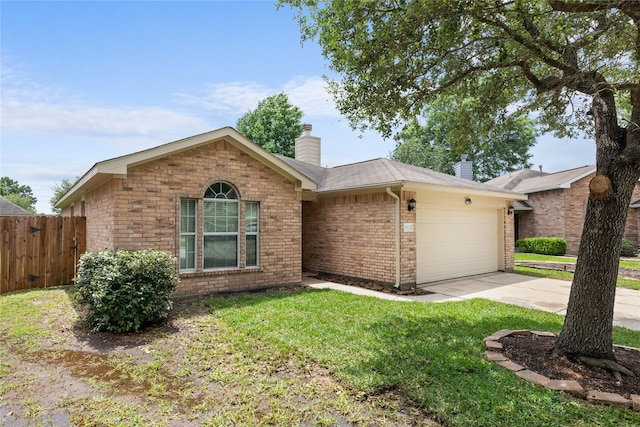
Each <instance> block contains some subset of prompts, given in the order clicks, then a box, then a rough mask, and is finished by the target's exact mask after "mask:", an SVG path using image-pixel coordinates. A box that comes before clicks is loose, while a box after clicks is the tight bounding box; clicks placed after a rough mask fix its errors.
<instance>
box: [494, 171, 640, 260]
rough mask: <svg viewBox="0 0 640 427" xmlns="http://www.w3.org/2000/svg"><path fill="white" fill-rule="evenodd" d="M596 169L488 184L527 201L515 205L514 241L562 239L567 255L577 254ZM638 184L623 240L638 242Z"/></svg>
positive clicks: (515, 176)
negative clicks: (531, 238)
mask: <svg viewBox="0 0 640 427" xmlns="http://www.w3.org/2000/svg"><path fill="white" fill-rule="evenodd" d="M595 173H596V167H595V166H582V167H579V168H575V169H569V170H566V171H561V172H556V173H546V172H542V171H535V170H531V169H522V170H519V171H515V172H511V173H509V174H506V175H503V176H500V177H498V178H494V179H492V180H490V181H487V184H490V185H494V186H497V187H500V188H503V189H505V190H508V191H513V192H517V193H524V194H526V195H527V196H528V200H526V201H518V202H516V203H515V205H514V207H515V215H514V220H515V225H514V229H515V238H516V240H517V239H518V238H523V237H561V238H563V239H565V240H566V242H567V253H569V254H577V253H578V248H579V246H580V238H581V236H582V226H583V224H584V217H585V212H586V209H587V199H588V197H589V182H590V181H591V178H593V177H594V176H595ZM639 197H640V183H638V184H636V188H635V190H634V192H633V197H632V200H633V202H632V203H631V205H630V207H629V212H628V216H627V225H626V228H625V238H626V239H629V240H633V241H635V242H638V241H639V236H638V229H639V228H640V227H639V223H638V221H639V220H640V216H639V215H638V214H639V213H640V209H638V208H640V199H638V198H639Z"/></svg>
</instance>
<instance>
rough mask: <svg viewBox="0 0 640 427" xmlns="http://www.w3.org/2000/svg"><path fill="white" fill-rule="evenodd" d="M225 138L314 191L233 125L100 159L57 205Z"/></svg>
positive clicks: (303, 178)
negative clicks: (141, 168)
mask: <svg viewBox="0 0 640 427" xmlns="http://www.w3.org/2000/svg"><path fill="white" fill-rule="evenodd" d="M221 140H224V141H226V142H229V143H230V144H232V145H233V146H235V147H236V148H238V149H239V150H241V151H243V152H244V153H246V154H248V155H249V156H251V157H253V158H254V159H256V160H258V161H259V162H261V163H263V164H265V165H267V166H268V167H270V168H271V169H273V170H274V171H276V172H278V173H279V174H281V175H283V176H285V177H286V178H288V179H290V180H291V181H293V182H295V183H296V186H297V187H298V188H300V189H303V190H314V189H315V188H316V187H317V185H316V183H315V182H314V181H313V180H312V179H310V178H309V177H307V176H306V175H304V174H303V173H301V172H300V171H298V170H297V169H295V168H292V167H291V166H289V165H288V164H287V163H285V162H283V161H282V160H281V159H280V158H278V157H277V156H274V155H273V154H271V153H269V152H268V151H266V150H265V149H264V148H262V147H260V146H259V145H258V144H255V143H254V142H253V141H251V140H249V139H247V138H246V137H245V136H243V135H242V134H241V133H240V132H238V131H237V130H235V129H234V128H232V127H224V128H220V129H217V130H213V131H210V132H206V133H202V134H200V135H195V136H191V137H188V138H184V139H180V140H177V141H173V142H169V143H167V144H163V145H159V146H157V147H153V148H149V149H147V150H143V151H138V152H136V153H132V154H127V155H125V156H120V157H115V158H113V159H109V160H105V161H102V162H98V163H96V164H95V165H93V167H92V168H91V169H90V170H89V171H88V172H87V173H85V174H84V175H83V176H82V177H81V178H80V179H79V180H78V181H77V182H76V183H75V184H74V185H73V187H71V188H70V189H69V191H67V192H66V193H65V195H64V196H62V198H61V199H60V200H59V201H58V203H56V206H55V207H56V208H64V207H66V206H68V205H70V204H71V203H73V202H74V201H75V200H78V199H79V198H81V197H82V196H84V195H85V194H86V193H88V192H89V191H91V190H92V189H94V188H96V187H98V186H99V185H101V184H104V183H105V182H107V181H109V180H110V179H112V178H126V176H127V170H128V168H130V167H132V166H137V165H141V164H144V163H148V162H151V161H153V160H156V159H159V158H162V157H166V156H169V155H172V154H177V153H180V152H182V151H185V150H190V149H193V148H196V147H199V146H202V145H206V144H210V143H212V142H216V141H221Z"/></svg>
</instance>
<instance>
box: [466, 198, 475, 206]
mask: <svg viewBox="0 0 640 427" xmlns="http://www.w3.org/2000/svg"><path fill="white" fill-rule="evenodd" d="M471 203H473V202H472V201H471V199H470V198H469V197H465V198H464V204H465V205H470V204H471Z"/></svg>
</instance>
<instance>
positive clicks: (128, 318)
mask: <svg viewBox="0 0 640 427" xmlns="http://www.w3.org/2000/svg"><path fill="white" fill-rule="evenodd" d="M174 265H175V258H173V257H172V256H171V254H169V253H168V252H164V251H159V250H124V249H116V250H105V251H102V252H97V253H86V254H84V255H82V257H81V258H80V265H79V267H78V277H77V280H76V285H77V287H78V294H77V298H78V300H79V301H80V302H81V303H83V304H87V305H88V308H89V315H88V316H87V320H88V321H89V323H90V324H91V326H92V327H93V329H94V330H95V331H110V332H131V331H138V330H140V328H141V327H143V326H144V325H146V324H151V323H155V322H158V321H160V320H162V319H164V318H166V317H167V315H168V314H169V310H170V309H171V307H172V301H171V294H172V293H173V291H174V290H175V288H176V286H177V285H178V277H177V275H176V273H175V269H174Z"/></svg>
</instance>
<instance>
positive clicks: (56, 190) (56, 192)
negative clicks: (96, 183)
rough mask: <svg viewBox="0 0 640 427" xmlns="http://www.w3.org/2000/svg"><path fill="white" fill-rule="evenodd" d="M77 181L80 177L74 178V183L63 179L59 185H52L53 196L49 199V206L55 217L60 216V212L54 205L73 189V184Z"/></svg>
mask: <svg viewBox="0 0 640 427" xmlns="http://www.w3.org/2000/svg"><path fill="white" fill-rule="evenodd" d="M78 179H80V177H76V179H75V180H74V181H71V180H69V179H66V178H65V179H63V180H62V181H61V182H60V183H59V184H54V185H53V187H51V189H52V190H53V196H52V197H51V199H49V204H50V205H51V210H52V211H53V212H54V213H56V214H57V215H60V213H61V211H60V209H57V208H56V207H55V206H56V203H58V200H60V199H61V198H62V196H64V195H65V193H66V192H67V191H69V189H71V187H73V184H75V183H76V181H78Z"/></svg>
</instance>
